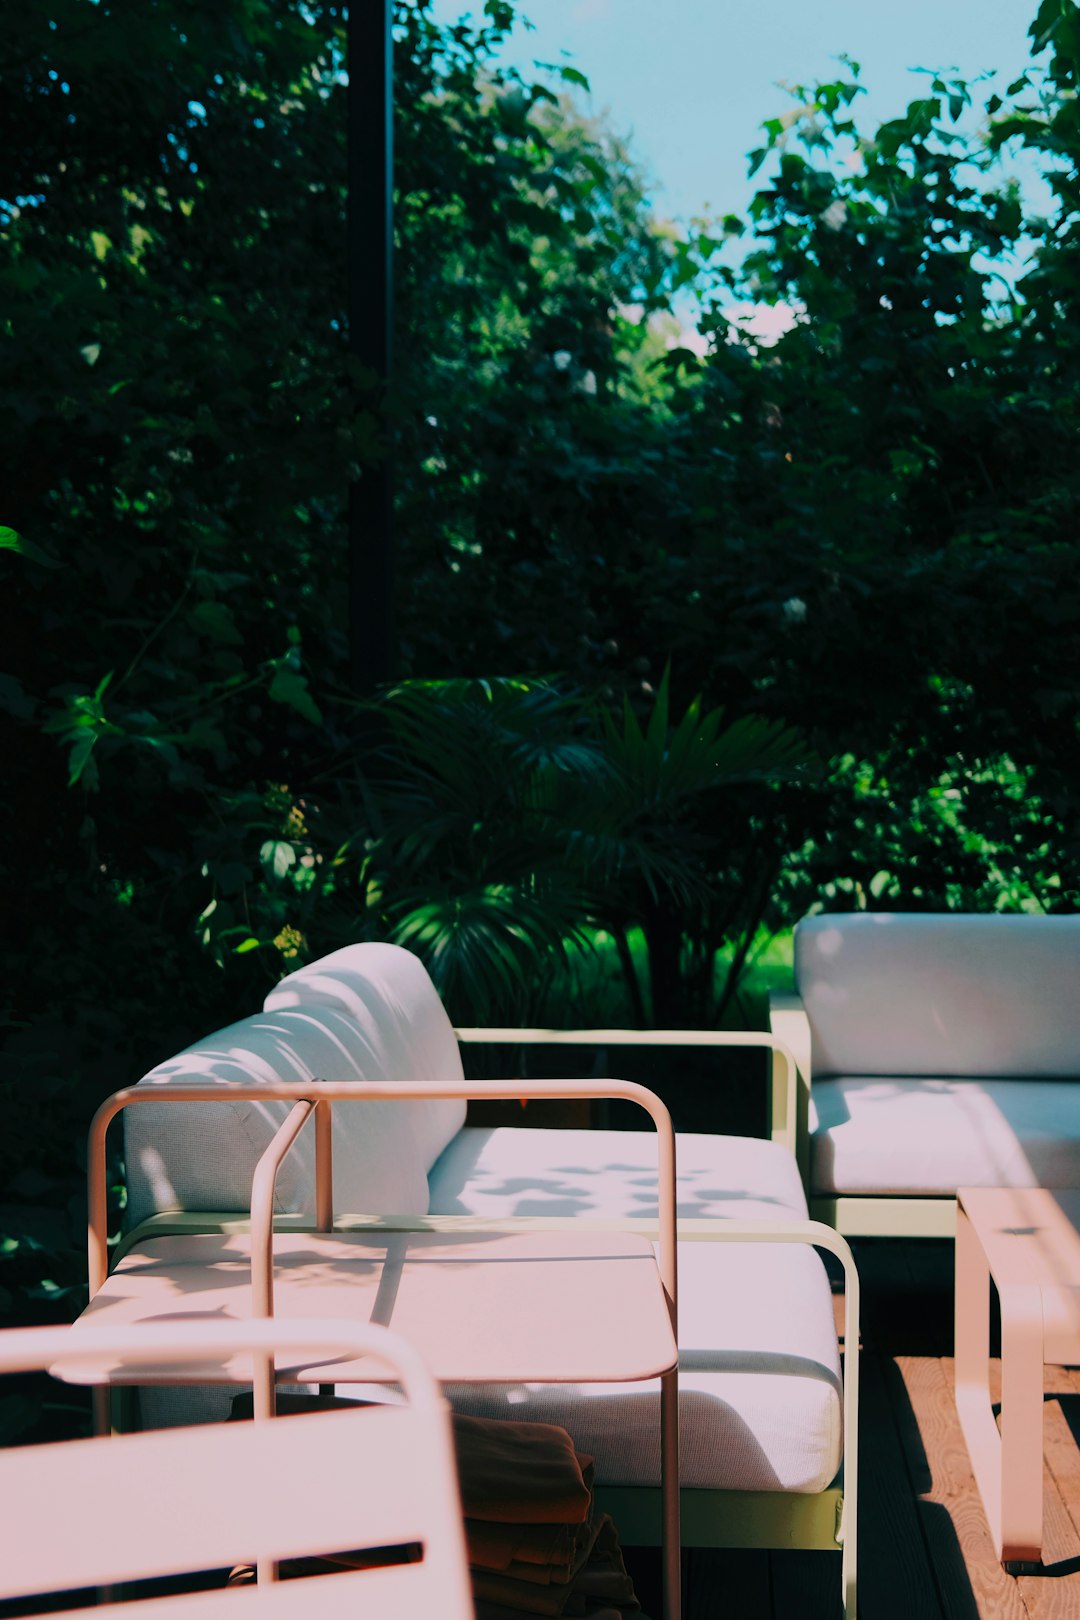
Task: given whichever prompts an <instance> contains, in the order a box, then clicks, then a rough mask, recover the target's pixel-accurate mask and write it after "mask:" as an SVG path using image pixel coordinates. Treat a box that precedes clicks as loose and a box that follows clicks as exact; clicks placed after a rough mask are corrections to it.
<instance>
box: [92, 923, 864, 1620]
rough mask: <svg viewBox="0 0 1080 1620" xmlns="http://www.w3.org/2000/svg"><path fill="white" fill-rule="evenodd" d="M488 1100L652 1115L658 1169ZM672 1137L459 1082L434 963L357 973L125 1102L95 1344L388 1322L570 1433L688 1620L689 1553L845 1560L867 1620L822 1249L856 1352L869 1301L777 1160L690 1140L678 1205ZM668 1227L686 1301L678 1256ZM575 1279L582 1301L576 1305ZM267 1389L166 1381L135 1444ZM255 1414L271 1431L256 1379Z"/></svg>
mask: <svg viewBox="0 0 1080 1620" xmlns="http://www.w3.org/2000/svg"><path fill="white" fill-rule="evenodd" d="M460 1036H461V1038H462V1039H464V1040H467V1039H469V1038H474V1039H488V1040H490V1039H501V1040H502V1041H509V1042H512V1043H528V1042H529V1041H531V1040H536V1041H540V1040H544V1039H547V1038H550V1039H552V1040H567V1041H569V1040H572V1041H573V1042H574V1043H575V1044H578V1045H581V1044H594V1045H595V1044H603V1045H605V1046H615V1045H616V1044H618V1042H619V1041H620V1040H622V1041H627V1042H628V1041H638V1040H642V1039H644V1040H646V1041H652V1042H655V1043H656V1044H657V1045H662V1044H670V1043H672V1042H678V1041H687V1042H696V1043H699V1044H702V1045H710V1044H712V1045H723V1044H734V1045H737V1044H741V1043H742V1042H743V1040H744V1038H743V1037H740V1036H729V1035H728V1036H726V1035H722V1034H709V1033H693V1034H689V1033H682V1032H677V1033H675V1034H666V1033H664V1032H653V1033H651V1034H650V1035H648V1036H645V1037H642V1036H641V1035H640V1034H639V1033H637V1032H618V1031H593V1032H584V1033H583V1032H553V1033H552V1034H551V1035H550V1036H548V1035H547V1032H539V1031H524V1032H521V1031H501V1032H499V1031H461V1032H460ZM748 1039H749V1042H750V1044H757V1045H759V1046H762V1047H763V1048H765V1049H766V1053H767V1054H769V1053H771V1054H772V1061H773V1063H774V1071H775V1072H774V1087H773V1091H774V1097H775V1101H776V1108H775V1115H776V1128H777V1132H778V1135H780V1136H782V1135H783V1133H784V1132H785V1130H787V1129H788V1127H789V1122H790V1120H791V1119H792V1117H793V1115H792V1111H791V1110H792V1105H793V1099H794V1090H795V1073H794V1067H793V1065H791V1064H790V1063H789V1061H788V1058H787V1055H786V1054H785V1053H784V1051H783V1050H782V1048H781V1046H780V1044H779V1043H777V1042H775V1041H773V1040H772V1039H771V1038H770V1037H768V1036H765V1035H758V1036H751V1037H749V1038H748ZM476 1093H482V1094H483V1095H485V1096H503V1097H515V1098H516V1097H531V1096H541V1097H542V1096H548V1097H551V1096H568V1095H570V1096H579V1097H580V1096H585V1095H594V1096H595V1095H599V1096H618V1097H624V1098H630V1099H632V1100H637V1101H641V1102H643V1103H644V1104H645V1106H646V1107H648V1108H649V1110H650V1112H651V1113H652V1115H653V1119H654V1121H655V1122H656V1123H657V1125H658V1126H659V1141H660V1155H659V1159H658V1140H657V1137H655V1136H653V1134H652V1133H650V1132H638V1131H623V1130H611V1131H607V1130H559V1129H541V1128H537V1127H530V1126H527V1125H526V1126H524V1127H512V1128H511V1127H504V1128H487V1127H479V1126H470V1125H468V1124H466V1122H465V1114H466V1108H465V1101H464V1098H465V1096H466V1094H476ZM346 1098H347V1099H348V1100H346ZM121 1110H122V1111H123V1115H124V1121H125V1136H126V1161H127V1183H128V1208H127V1223H128V1230H127V1232H126V1234H125V1236H124V1238H123V1240H122V1243H121V1245H120V1251H119V1252H118V1254H117V1255H116V1256H115V1258H114V1260H113V1263H112V1270H111V1271H107V1257H106V1249H105V1242H104V1229H103V1228H104V1209H103V1204H104V1158H103V1147H104V1133H105V1129H106V1126H107V1124H108V1120H109V1119H110V1118H112V1117H115V1115H116V1114H117V1113H118V1112H120V1111H121ZM312 1112H313V1113H314V1118H313V1119H312V1123H311V1125H310V1126H309V1127H308V1128H307V1129H304V1125H305V1122H306V1120H307V1118H308V1116H309V1115H310V1114H311V1113H312ZM331 1117H332V1147H331V1143H330V1130H329V1126H330V1122H331ZM666 1120H667V1115H666V1110H664V1109H663V1105H662V1104H661V1103H660V1102H659V1100H658V1099H656V1098H655V1097H653V1096H652V1094H651V1093H649V1092H647V1091H645V1090H644V1088H641V1087H637V1086H631V1085H627V1084H624V1083H621V1082H618V1081H581V1082H576V1083H575V1082H564V1081H521V1080H510V1081H507V1082H491V1081H476V1082H466V1081H465V1080H464V1079H463V1078H462V1067H461V1056H460V1050H459V1040H458V1037H457V1035H456V1034H455V1031H454V1030H453V1029H452V1027H451V1025H450V1023H449V1020H448V1018H447V1016H446V1013H445V1011H444V1009H443V1007H442V1004H441V1002H440V1001H439V998H438V995H437V993H436V992H435V989H434V987H433V985H432V983H431V981H430V979H429V978H428V975H427V973H426V971H425V970H424V968H423V966H422V965H421V963H420V962H419V961H418V959H417V958H416V957H414V956H413V955H411V954H410V953H408V952H406V951H403V950H400V949H398V948H397V947H394V946H389V945H381V944H365V945H356V946H351V947H348V948H346V949H345V950H342V951H339V952H336V953H334V955H332V956H330V957H327V958H324V959H323V960H322V961H320V962H316V963H314V964H312V965H311V966H309V967H307V968H304V969H301V970H300V971H299V972H297V973H294V974H292V975H290V976H289V977H288V978H286V979H284V980H282V981H281V983H280V984H278V985H277V986H276V987H275V988H274V990H273V991H272V992H271V994H270V995H269V996H268V997H267V1000H266V1004H265V1007H264V1009H263V1011H262V1012H261V1013H259V1014H256V1015H254V1016H253V1017H250V1018H246V1019H243V1020H241V1021H240V1022H239V1023H237V1024H234V1025H231V1026H229V1027H228V1028H227V1029H224V1030H222V1031H220V1032H219V1033H218V1034H216V1035H215V1036H212V1037H210V1038H208V1039H207V1040H205V1041H202V1042H199V1043H197V1044H196V1045H195V1046H193V1047H192V1048H190V1049H189V1050H188V1051H187V1052H185V1053H182V1054H180V1055H179V1056H177V1057H176V1058H173V1059H170V1060H169V1061H168V1062H166V1063H163V1064H161V1065H159V1066H158V1067H157V1068H156V1069H155V1070H153V1071H151V1073H150V1074H149V1075H147V1076H146V1077H145V1078H144V1080H143V1081H142V1082H141V1083H140V1084H139V1085H138V1086H136V1087H133V1088H131V1090H130V1091H129V1092H126V1093H120V1094H118V1096H117V1097H115V1098H114V1099H112V1100H110V1101H109V1102H108V1103H106V1104H105V1105H104V1107H103V1110H102V1111H101V1113H100V1114H99V1117H98V1120H97V1123H96V1126H95V1129H94V1132H93V1135H92V1141H91V1153H90V1170H91V1291H92V1295H93V1298H92V1300H91V1304H90V1307H89V1309H88V1311H87V1312H86V1314H85V1316H84V1318H83V1319H82V1322H81V1324H80V1327H79V1329H77V1331H81V1330H82V1328H83V1327H85V1328H86V1329H89V1328H90V1327H92V1326H101V1327H105V1326H108V1325H110V1324H113V1323H116V1324H125V1325H126V1324H128V1323H131V1322H133V1321H137V1320H144V1319H145V1318H146V1317H148V1316H152V1317H155V1318H157V1319H161V1318H162V1317H164V1316H166V1315H168V1314H169V1313H170V1312H175V1313H178V1314H184V1315H190V1314H192V1313H196V1314H198V1313H204V1312H211V1311H212V1312H214V1313H217V1314H219V1315H244V1314H245V1313H247V1312H248V1311H253V1312H254V1314H256V1315H265V1314H269V1310H270V1309H271V1308H273V1310H274V1311H275V1313H280V1314H282V1315H283V1316H285V1317H286V1318H287V1319H289V1320H293V1319H295V1318H296V1317H298V1316H300V1315H302V1314H305V1313H307V1312H309V1311H310V1312H311V1313H313V1314H316V1315H319V1316H325V1315H326V1314H327V1312H328V1311H331V1312H332V1313H333V1314H335V1315H337V1314H339V1313H342V1312H343V1313H344V1314H346V1315H349V1314H350V1313H351V1312H353V1311H355V1312H356V1313H357V1314H358V1315H359V1316H360V1317H361V1319H362V1320H367V1319H369V1318H370V1317H374V1319H375V1320H377V1321H380V1322H382V1323H383V1324H385V1325H388V1326H390V1327H392V1328H393V1329H394V1330H395V1331H400V1332H403V1333H405V1334H406V1336H408V1337H410V1338H411V1339H412V1340H413V1341H414V1342H415V1343H417V1345H418V1347H419V1348H420V1350H421V1353H422V1354H425V1355H426V1356H427V1357H428V1359H429V1365H431V1366H432V1368H433V1370H434V1371H435V1373H436V1375H437V1376H439V1377H440V1379H441V1381H443V1384H444V1389H445V1390H446V1393H447V1395H448V1397H449V1399H450V1400H451V1403H452V1404H453V1405H454V1406H455V1407H456V1408H457V1409H458V1410H460V1411H463V1412H465V1413H469V1414H472V1415H476V1416H485V1417H491V1418H496V1417H509V1418H514V1419H518V1420H521V1419H525V1420H528V1419H535V1420H538V1421H542V1422H555V1423H558V1424H560V1425H562V1426H563V1427H565V1428H566V1430H567V1431H568V1432H569V1433H570V1434H571V1435H572V1437H573V1440H574V1443H575V1445H576V1447H577V1448H578V1449H579V1450H581V1451H583V1452H586V1453H588V1454H589V1455H591V1456H593V1457H594V1459H595V1473H596V1486H597V1490H596V1496H597V1506H598V1508H600V1509H602V1510H603V1511H606V1512H609V1513H610V1514H611V1515H612V1517H613V1519H614V1521H615V1523H616V1525H617V1527H618V1531H619V1535H620V1539H621V1540H622V1541H623V1542H624V1543H635V1542H636V1543H639V1544H646V1545H658V1544H660V1543H661V1542H662V1541H665V1540H666V1545H667V1552H668V1557H667V1571H668V1574H667V1587H668V1595H667V1609H668V1613H669V1616H670V1617H671V1620H675V1617H676V1616H677V1614H678V1577H677V1570H678V1547H679V1542H680V1540H681V1542H682V1544H683V1545H715V1546H729V1545H736V1546H740V1545H741V1546H781V1547H788V1546H790V1547H808V1546H810V1547H825V1548H831V1549H833V1550H834V1551H835V1550H836V1549H837V1547H838V1545H840V1544H841V1539H842V1556H841V1559H840V1560H839V1562H840V1564H841V1578H842V1583H843V1591H844V1602H845V1607H846V1612H847V1614H848V1615H849V1616H853V1615H854V1612H855V1573H856V1572H855V1522H854V1521H855V1475H856V1459H855V1442H856V1435H857V1406H856V1402H857V1368H856V1366H855V1364H854V1362H855V1358H851V1362H850V1364H849V1368H848V1373H847V1380H846V1386H845V1382H844V1380H843V1379H842V1377H841V1367H840V1355H839V1346H838V1341H837V1333H836V1327H835V1318H834V1311H833V1301H832V1290H831V1284H830V1281H829V1277H828V1275H827V1273H826V1270H825V1267H824V1265H823V1263H822V1260H821V1257H820V1255H819V1254H818V1253H816V1252H815V1245H816V1246H819V1247H821V1248H824V1249H829V1250H831V1251H832V1252H833V1253H834V1254H836V1255H837V1256H838V1257H839V1259H840V1262H841V1264H842V1265H843V1266H844V1267H845V1268H846V1270H847V1289H846V1293H845V1310H846V1325H845V1334H846V1341H847V1343H848V1344H849V1345H854V1344H857V1343H858V1280H857V1277H856V1275H855V1272H854V1268H853V1266H852V1265H851V1259H850V1253H849V1251H848V1248H847V1244H846V1242H845V1241H844V1239H843V1238H841V1237H838V1236H837V1234H836V1233H834V1232H833V1231H831V1230H830V1229H828V1228H826V1227H823V1226H821V1225H819V1224H816V1223H812V1222H810V1221H809V1220H808V1219H807V1214H806V1202H805V1196H804V1193H803V1189H802V1185H801V1182H800V1180H799V1176H798V1172H797V1169H796V1165H795V1159H794V1155H793V1153H792V1152H791V1150H790V1147H789V1146H786V1145H785V1143H784V1141H783V1140H778V1141H759V1140H746V1139H740V1138H732V1137H723V1136H716V1137H714V1136H695V1135H680V1137H679V1138H678V1143H677V1178H676V1180H675V1183H674V1185H673V1187H672V1190H671V1193H670V1195H669V1194H668V1191H667V1189H666V1187H665V1179H666V1177H667V1175H668V1169H667V1166H669V1165H670V1163H671V1155H670V1153H669V1152H668V1151H666V1150H665V1148H664V1146H663V1144H664V1141H665V1135H666V1128H667V1127H666ZM271 1209H272V1210H273V1212H274V1213H273V1227H274V1232H273V1238H272V1242H271V1241H270V1224H271V1216H270V1212H271ZM676 1212H677V1215H678V1221H679V1232H678V1237H679V1242H678V1250H677V1276H678V1288H677V1296H676V1288H675V1276H676V1270H675V1266H674V1264H673V1263H672V1262H673V1260H674V1255H675V1248H674V1244H673V1243H669V1242H668V1239H669V1238H673V1237H674V1222H675V1214H676ZM331 1227H332V1230H331ZM657 1240H658V1241H659V1267H658V1266H657V1262H656V1261H655V1260H654V1258H653V1255H654V1248H653V1245H654V1242H655V1241H657ZM669 1251H670V1252H669ZM500 1255H505V1258H506V1263H505V1264H496V1263H495V1261H496V1260H497V1258H498V1257H499V1256H500ZM585 1265H588V1266H589V1267H590V1268H591V1272H592V1275H591V1278H589V1277H586V1274H585V1272H584V1270H583V1269H582V1268H583V1267H584V1266H585ZM560 1268H561V1269H560ZM575 1268H576V1269H577V1270H578V1271H579V1272H580V1280H578V1281H576V1282H574V1281H567V1278H568V1277H572V1276H573V1273H574V1271H575ZM635 1269H636V1272H637V1275H638V1276H639V1277H640V1282H639V1283H638V1284H636V1285H635V1284H634V1282H633V1280H632V1275H631V1274H632V1272H634V1271H635ZM676 1297H677V1304H678V1344H679V1355H678V1378H677V1398H678V1408H679V1411H678V1418H679V1422H678V1426H677V1428H676V1427H675V1426H674V1423H673V1419H674V1415H675V1403H676V1378H675V1376H674V1365H673V1363H674V1359H675V1358H674V1350H673V1344H672V1328H673V1321H672V1317H673V1308H674V1306H675V1303H676ZM462 1298H463V1299H464V1300H466V1301H467V1302H468V1303H466V1304H465V1305H464V1306H462V1304H461V1299H462ZM658 1301H659V1302H660V1303H661V1304H662V1305H663V1307H664V1310H663V1317H664V1320H663V1321H662V1322H660V1320H659V1315H660V1313H658V1311H657V1309H656V1306H657V1302H658ZM609 1317H610V1321H609V1320H608V1318H609ZM538 1321H539V1322H540V1323H541V1324H543V1326H544V1331H543V1332H538V1331H537V1327H536V1324H537V1322H538ZM515 1327H516V1328H517V1329H518V1332H517V1336H516V1340H515V1341H514V1342H512V1343H510V1344H508V1337H509V1339H510V1340H514V1334H513V1332H512V1330H513V1329H514V1328H515ZM661 1329H663V1331H661ZM665 1332H666V1334H667V1354H666V1357H665V1345H664V1333H665ZM646 1375H648V1376H646ZM248 1376H249V1375H248V1373H247V1372H246V1370H244V1369H242V1368H239V1367H237V1366H235V1365H234V1367H233V1368H232V1369H231V1370H230V1369H219V1370H218V1371H217V1372H216V1373H215V1375H214V1377H207V1376H198V1377H197V1376H196V1369H193V1368H187V1369H183V1368H182V1369H179V1372H177V1370H176V1369H174V1371H173V1374H172V1375H171V1378H172V1379H174V1380H175V1387H163V1386H162V1385H161V1384H159V1383H157V1382H156V1381H155V1380H151V1379H141V1380H139V1386H140V1392H139V1405H140V1408H141V1411H142V1418H143V1421H144V1423H146V1424H148V1425H153V1426H156V1425H159V1424H173V1423H183V1422H191V1421H197V1420H200V1419H211V1418H215V1417H224V1416H225V1415H226V1414H227V1413H228V1410H229V1407H230V1400H231V1396H232V1394H233V1393H234V1392H235V1391H234V1389H231V1388H229V1387H228V1379H230V1378H232V1377H236V1378H243V1379H245V1380H246V1379H247V1378H248ZM280 1376H281V1374H280V1370H279V1373H278V1377H279V1378H280ZM219 1379H220V1380H221V1381H220V1382H219V1381H218V1380H219ZM353 1379H357V1380H358V1381H359V1382H358V1385H357V1384H356V1383H353V1382H352V1380H353ZM630 1379H633V1380H635V1381H634V1382H628V1381H627V1380H630ZM113 1381H114V1382H115V1383H120V1382H122V1381H124V1380H123V1378H122V1376H121V1377H118V1378H116V1379H115V1380H113ZM301 1381H302V1382H308V1381H310V1382H313V1383H330V1382H332V1383H333V1384H334V1385H336V1386H338V1387H339V1389H340V1392H341V1393H342V1394H346V1393H348V1389H349V1387H351V1388H352V1390H353V1392H354V1393H356V1394H359V1395H365V1394H370V1385H371V1383H372V1380H371V1377H370V1374H369V1373H367V1372H366V1371H364V1369H362V1368H360V1369H357V1368H348V1367H345V1368H338V1369H337V1370H336V1371H335V1374H334V1377H333V1379H327V1378H325V1377H320V1376H317V1375H315V1374H313V1375H312V1377H311V1379H310V1380H301ZM266 1382H267V1381H266V1380H263V1384H264V1386H265V1384H266ZM256 1395H257V1399H258V1400H259V1402H260V1405H261V1407H262V1409H264V1410H265V1409H266V1408H267V1407H268V1406H269V1404H270V1396H269V1393H268V1392H267V1391H266V1389H265V1387H264V1390H263V1393H262V1394H260V1381H259V1380H256ZM662 1416H665V1417H666V1418H667V1424H666V1432H667V1445H666V1447H665V1446H662V1445H661V1434H662V1431H663V1430H664V1428H665V1425H664V1423H663V1422H662ZM103 1421H104V1418H103V1416H102V1422H103ZM676 1439H678V1440H679V1446H678V1457H677V1459H676V1455H675V1444H674V1441H675V1440H676ZM665 1456H666V1458H667V1462H668V1467H667V1483H668V1487H669V1494H668V1502H669V1506H668V1511H667V1514H666V1515H665V1513H664V1510H663V1500H664V1498H663V1485H664V1467H663V1461H664V1458H665ZM676 1467H677V1469H678V1473H676V1472H675V1470H676ZM677 1479H680V1480H681V1493H677V1492H675V1493H673V1490H672V1487H673V1486H674V1483H675V1480H677ZM672 1498H673V1501H674V1511H673V1508H672V1505H671V1504H672ZM680 1498H681V1526H680V1524H679V1515H678V1511H677V1510H678V1507H679V1504H680Z"/></svg>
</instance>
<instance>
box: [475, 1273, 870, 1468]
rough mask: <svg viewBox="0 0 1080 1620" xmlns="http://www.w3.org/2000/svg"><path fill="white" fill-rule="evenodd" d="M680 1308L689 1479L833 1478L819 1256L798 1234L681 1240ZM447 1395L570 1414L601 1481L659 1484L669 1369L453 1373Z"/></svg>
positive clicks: (832, 1388)
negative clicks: (494, 1379) (652, 1375)
mask: <svg viewBox="0 0 1080 1620" xmlns="http://www.w3.org/2000/svg"><path fill="white" fill-rule="evenodd" d="M679 1317H680V1320H679V1343H680V1367H679V1403H680V1404H679V1432H680V1445H681V1456H680V1471H681V1477H682V1482H683V1484H684V1485H687V1486H699V1487H712V1488H713V1489H716V1490H753V1491H820V1490H824V1488H825V1487H826V1486H827V1485H829V1484H830V1483H831V1481H832V1480H833V1479H834V1478H835V1476H836V1473H837V1471H838V1469H839V1467H840V1457H841V1446H842V1438H843V1407H842V1397H841V1385H840V1366H839V1355H838V1351H837V1341H836V1328H835V1324H834V1317H833V1307H832V1297H831V1292H830V1287H829V1281H828V1278H827V1276H826V1274H825V1268H824V1266H823V1265H822V1263H821V1260H820V1258H819V1257H818V1255H817V1254H816V1253H815V1252H814V1251H813V1250H812V1249H807V1248H799V1247H796V1246H794V1245H792V1244H785V1245H775V1246H774V1245H768V1246H766V1245H763V1244H745V1243H744V1244H730V1245H729V1244H718V1243H708V1242H695V1243H681V1244H680V1245H679ZM587 1328H588V1324H587V1323H583V1324H582V1329H583V1330H587ZM572 1330H573V1324H570V1325H569V1327H568V1331H572ZM447 1394H448V1395H449V1398H450V1400H451V1402H452V1404H453V1405H454V1406H455V1407H456V1408H457V1410H458V1411H461V1412H468V1413H471V1414H473V1415H474V1416H478V1417H509V1418H518V1419H528V1420H532V1421H536V1422H541V1423H561V1424H562V1425H563V1426H564V1427H565V1428H567V1429H568V1430H569V1432H570V1433H571V1434H572V1435H573V1437H574V1444H575V1445H576V1446H577V1448H578V1449H579V1450H580V1451H584V1452H588V1453H589V1454H590V1455H591V1456H593V1457H594V1458H595V1459H596V1477H597V1481H598V1482H599V1483H601V1484H605V1485H657V1484H659V1481H660V1386H659V1381H658V1380H656V1379H652V1380H650V1381H649V1382H648V1383H641V1384H524V1385H502V1384H500V1385H484V1386H478V1385H452V1386H450V1388H449V1389H448V1390H447Z"/></svg>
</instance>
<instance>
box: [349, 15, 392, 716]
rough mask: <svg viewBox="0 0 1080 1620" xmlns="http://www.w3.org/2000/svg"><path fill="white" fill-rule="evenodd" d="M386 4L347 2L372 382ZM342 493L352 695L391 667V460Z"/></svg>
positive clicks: (352, 152) (377, 352) (384, 289)
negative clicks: (346, 507) (346, 497)
mask: <svg viewBox="0 0 1080 1620" xmlns="http://www.w3.org/2000/svg"><path fill="white" fill-rule="evenodd" d="M392 21H393V0H351V3H350V5H349V28H348V51H349V173H348V182H349V198H348V266H349V347H350V350H351V352H352V354H353V355H354V357H355V358H356V359H357V360H358V361H359V362H360V363H361V364H362V365H363V366H364V367H366V369H367V370H369V371H372V372H374V373H375V374H376V375H377V376H378V378H379V396H380V403H381V401H382V400H383V399H384V397H385V391H386V387H387V385H388V384H389V381H390V374H391V370H392V366H393V288H394V281H393V254H394V145H393V111H394V85H393V39H392V33H391V24H392ZM386 440H387V454H386V455H385V456H384V458H383V459H382V460H381V461H380V462H379V463H378V465H377V466H374V467H365V468H364V470H363V471H362V473H361V474H360V477H359V478H358V479H357V480H356V481H355V482H354V483H353V485H352V487H351V489H350V492H349V644H350V651H351V661H352V681H353V688H354V690H355V691H356V692H358V693H364V694H366V693H368V692H370V691H371V689H372V687H374V686H376V685H378V683H379V682H380V681H387V680H389V679H390V678H391V676H392V673H393V665H394V623H393V620H394V612H393V609H394V534H393V520H394V500H393V480H392V472H391V465H390V454H389V432H387V434H386Z"/></svg>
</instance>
